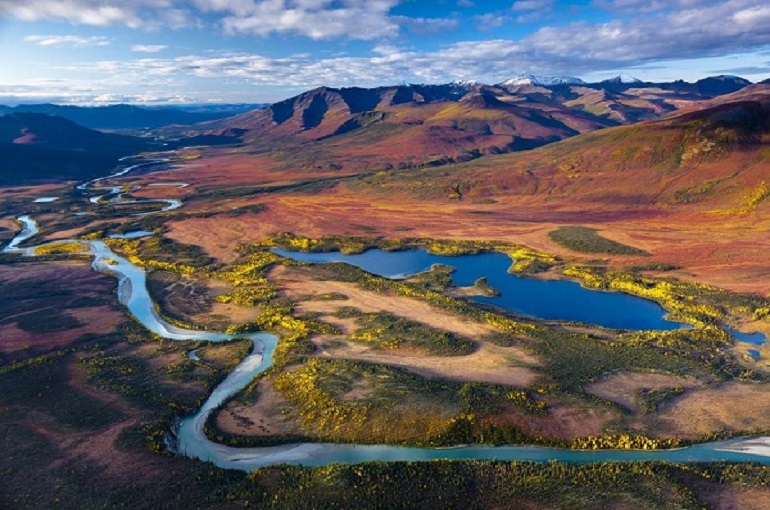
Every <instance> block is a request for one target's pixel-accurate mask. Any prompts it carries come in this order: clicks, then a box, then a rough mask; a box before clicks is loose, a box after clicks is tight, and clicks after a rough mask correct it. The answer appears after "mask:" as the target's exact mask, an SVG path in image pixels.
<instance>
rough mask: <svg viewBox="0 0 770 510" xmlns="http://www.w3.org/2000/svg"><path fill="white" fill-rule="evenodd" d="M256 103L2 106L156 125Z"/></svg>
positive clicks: (99, 124) (116, 123) (95, 123)
mask: <svg viewBox="0 0 770 510" xmlns="http://www.w3.org/2000/svg"><path fill="white" fill-rule="evenodd" d="M255 106H256V105H222V106H210V107H203V106H201V107H189V109H185V110H183V109H177V108H168V107H165V108H143V107H139V106H133V105H126V104H119V105H110V106H61V105H55V104H22V105H18V106H14V107H9V106H0V114H12V113H40V114H45V115H54V116H57V117H61V118H64V119H67V120H70V121H72V122H75V123H77V124H79V125H81V126H84V127H88V128H91V129H112V130H114V129H153V128H158V127H161V126H167V125H170V124H194V123H197V122H205V121H208V120H213V119H220V118H223V117H229V116H232V115H235V114H238V113H241V112H244V111H250V110H252V109H253V108H254V107H255Z"/></svg>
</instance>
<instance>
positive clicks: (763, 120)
mask: <svg viewBox="0 0 770 510" xmlns="http://www.w3.org/2000/svg"><path fill="white" fill-rule="evenodd" d="M768 143H770V85H767V84H758V85H753V86H751V87H747V88H745V89H743V90H741V91H738V92H735V93H733V94H730V95H725V96H722V97H721V98H718V99H715V100H711V101H707V102H704V103H703V105H702V107H701V108H698V109H692V110H687V111H683V112H680V113H678V114H676V115H674V116H672V117H667V118H665V119H660V120H656V121H647V122H642V123H637V124H634V125H631V126H620V127H614V128H609V129H605V130H602V131H597V132H592V133H588V134H583V135H581V136H576V137H574V138H571V139H569V140H564V141H562V142H560V143H556V144H551V145H548V146H546V147H541V148H539V149H537V150H535V151H531V152H527V153H521V154H506V155H500V156H493V157H487V158H482V159H479V160H476V161H474V162H472V163H466V164H462V165H453V166H449V167H445V168H443V169H442V172H441V173H438V172H432V171H430V170H426V171H424V172H421V173H418V174H415V175H412V176H406V175H403V174H399V175H395V174H392V175H378V176H372V177H369V178H367V179H366V182H367V183H368V184H370V185H372V186H374V187H376V188H377V189H390V190H394V191H395V190H398V189H407V188H409V189H412V190H414V192H415V193H421V192H422V191H424V190H422V191H421V190H420V189H419V188H415V187H414V186H413V181H415V180H419V181H420V182H423V183H424V186H425V187H426V188H430V189H434V190H444V191H443V192H446V190H449V189H451V188H452V187H455V186H458V185H459V186H460V190H461V191H462V194H463V197H464V199H467V200H479V199H502V200H510V199H513V198H514V197H518V198H521V199H524V198H526V199H527V200H529V201H530V202H533V201H534V202H537V203H539V204H540V205H542V206H548V205H549V204H551V206H554V207H555V206H565V205H571V206H575V205H576V204H587V205H590V206H591V207H596V206H599V207H607V208H628V207H655V208H671V209H674V210H676V209H677V208H684V209H687V210H704V211H712V212H716V213H722V214H739V213H748V212H751V211H753V210H755V209H756V208H758V207H763V206H765V205H766V204H765V199H766V198H768V197H769V196H770V190H769V189H768V186H770V152H769V151H768V149H767V147H768Z"/></svg>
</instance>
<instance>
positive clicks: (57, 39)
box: [24, 35, 110, 48]
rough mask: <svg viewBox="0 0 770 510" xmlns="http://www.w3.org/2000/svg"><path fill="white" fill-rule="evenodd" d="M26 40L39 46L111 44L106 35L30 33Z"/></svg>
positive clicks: (83, 46) (82, 46) (80, 46)
mask: <svg viewBox="0 0 770 510" xmlns="http://www.w3.org/2000/svg"><path fill="white" fill-rule="evenodd" d="M24 42H28V43H34V44H37V45H38V46H74V47H77V48H85V47H88V46H107V45H108V44H110V40H109V39H107V38H106V37H99V36H93V37H81V36H78V35H28V36H27V37H25V38H24Z"/></svg>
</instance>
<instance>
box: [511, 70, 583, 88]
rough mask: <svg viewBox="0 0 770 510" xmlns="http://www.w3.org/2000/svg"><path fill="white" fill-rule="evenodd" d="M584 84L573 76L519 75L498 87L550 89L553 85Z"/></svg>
mask: <svg viewBox="0 0 770 510" xmlns="http://www.w3.org/2000/svg"><path fill="white" fill-rule="evenodd" d="M583 83H585V82H584V81H583V80H581V79H580V78H575V77H574V76H536V75H534V74H529V73H525V74H520V75H518V76H516V77H514V78H511V79H510V80H505V81H504V82H502V83H501V84H500V85H502V86H503V87H518V86H520V85H540V86H543V87H550V86H553V85H582V84H583Z"/></svg>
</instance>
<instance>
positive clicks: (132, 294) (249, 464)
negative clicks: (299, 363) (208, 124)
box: [9, 217, 770, 471]
mask: <svg viewBox="0 0 770 510" xmlns="http://www.w3.org/2000/svg"><path fill="white" fill-rule="evenodd" d="M19 220H20V221H21V222H22V223H23V225H24V230H23V231H22V232H21V233H20V234H19V235H18V236H17V237H16V238H15V239H14V240H12V242H11V243H10V245H9V246H13V247H15V246H17V245H18V244H19V243H20V242H21V241H23V240H24V239H27V238H29V237H31V235H34V234H33V233H34V232H35V231H37V225H36V224H35V222H34V220H32V219H31V218H29V217H23V218H19ZM73 242H74V241H73ZM86 243H87V244H88V245H89V246H90V248H91V253H92V255H93V257H94V260H93V264H92V266H93V268H94V270H96V271H101V272H107V273H111V274H114V275H115V276H117V277H118V278H119V280H120V285H119V288H118V298H119V300H120V302H121V303H122V304H124V305H125V306H126V307H127V308H128V310H129V311H130V312H131V314H132V315H133V316H134V317H135V318H136V319H137V320H138V321H139V322H140V323H141V324H142V325H143V326H144V327H146V328H147V329H149V330H150V331H153V332H155V333H157V334H158V335H160V336H162V337H164V338H167V339H170V340H208V341H213V342H226V341H230V340H233V339H235V338H237V337H238V336H236V335H229V334H226V333H218V332H208V331H193V330H187V329H184V328H178V327H176V326H173V325H171V324H168V323H167V322H165V321H164V320H163V319H162V318H161V317H159V316H158V314H157V312H156V311H155V308H154V306H153V302H152V299H151V298H150V296H149V293H148V291H147V282H146V275H145V273H144V271H143V270H142V269H141V268H139V267H137V266H135V265H133V264H131V263H130V262H129V261H128V260H126V259H125V258H123V257H120V256H118V255H117V254H115V253H114V252H113V251H112V250H110V248H109V247H108V246H106V245H105V244H104V243H103V242H101V241H86ZM10 251H13V252H24V253H32V252H31V251H25V250H17V249H12V250H10ZM401 253H404V252H401ZM327 255H328V254H327ZM426 255H429V254H422V255H420V257H422V260H423V262H424V261H426V260H427V261H429V263H431V264H432V263H446V262H447V261H455V262H456V261H457V260H458V259H459V257H455V258H447V257H438V258H437V259H438V260H437V259H436V258H434V257H436V256H433V255H430V256H429V257H426ZM486 255H487V256H490V255H491V256H494V257H484V256H483V255H480V256H476V257H482V259H481V260H485V258H488V259H490V260H491V261H492V262H493V263H490V264H488V265H484V266H483V267H482V268H481V269H483V270H485V271H486V270H490V271H491V269H490V268H492V269H494V270H495V271H498V270H501V269H507V265H508V264H510V260H507V261H506V260H504V259H502V258H500V255H499V254H486ZM369 257H372V254H370V255H369ZM503 257H504V256H503ZM506 259H507V257H506ZM404 260H411V261H414V260H415V259H414V258H411V259H410V258H407V259H404ZM478 260H479V259H476V262H474V263H473V264H468V265H464V268H466V269H467V271H465V272H461V271H460V270H458V273H459V274H458V275H455V277H456V278H457V280H456V281H457V282H458V284H461V285H467V284H470V283H472V282H473V280H475V278H476V276H475V274H476V273H477V272H478V270H479V267H478V266H477V264H478ZM400 263H403V260H402V261H401V262H400ZM503 263H504V264H506V265H504V266H503ZM452 265H455V264H452ZM380 267H381V266H380ZM401 267H403V266H399V267H398V268H397V269H396V270H402V271H403V274H410V273H412V272H417V271H415V270H411V269H408V268H407V270H403V269H401ZM428 267H429V266H428ZM391 270H393V269H391ZM482 276H483V275H482ZM497 276H499V277H500V278H501V279H502V275H497ZM506 276H507V277H510V278H513V279H518V280H524V279H522V278H517V277H515V276H512V275H508V274H507V273H506ZM466 278H470V280H466ZM490 280H491V278H490ZM530 281H533V282H536V281H537V280H530ZM542 283H569V282H542ZM573 285H576V284H573ZM495 286H496V287H498V288H500V287H501V286H499V285H495ZM578 288H579V287H578ZM501 290H503V289H501ZM582 290H583V291H584V292H587V293H593V294H599V295H607V296H622V295H620V294H603V293H597V292H593V291H587V290H586V289H582ZM504 292H506V290H504ZM507 292H510V291H507ZM634 299H635V300H636V298H634ZM636 301H642V300H636ZM572 305H574V306H578V305H580V302H577V303H573V304H572ZM240 337H241V338H248V339H250V340H251V341H252V345H253V349H252V352H251V353H250V354H249V355H248V356H247V357H246V358H245V359H244V360H243V361H242V362H241V363H240V364H239V365H238V366H237V367H236V368H235V369H234V370H233V371H232V372H231V373H230V374H229V375H228V376H227V378H226V379H225V380H224V381H223V382H222V383H221V384H219V385H218V386H217V387H216V388H215V389H214V391H213V392H212V394H211V395H210V396H209V397H208V399H207V400H206V402H205V403H204V404H203V406H202V407H201V408H200V409H198V410H197V411H196V412H195V413H193V414H192V415H190V416H187V417H184V418H182V419H181V420H180V421H179V423H178V425H177V427H176V428H175V431H174V434H173V435H171V436H169V438H168V443H169V446H170V448H171V450H172V451H175V452H177V453H179V454H182V455H186V456H188V457H192V458H198V459H201V460H205V461H210V462H213V463H214V464H216V465H217V466H220V467H223V468H228V469H239V470H244V471H250V470H252V469H254V468H257V467H262V466H269V465H273V464H281V463H289V464H301V465H306V466H320V465H328V464H331V463H335V462H337V463H356V462H364V461H374V460H377V461H427V460H434V459H497V460H530V461H541V462H542V461H549V460H555V461H561V462H572V463H574V462H600V461H650V460H666V461H671V462H711V461H734V462H759V463H763V464H770V456H766V455H761V454H756V453H752V452H751V451H743V452H741V451H728V450H725V448H737V449H740V448H745V447H747V446H748V445H749V444H751V443H759V445H760V448H761V447H762V446H764V445H765V443H766V442H767V441H766V438H757V439H754V440H748V441H747V440H745V439H739V440H733V441H721V442H711V443H704V444H701V445H696V446H693V447H690V448H683V449H678V450H666V451H652V452H650V451H646V452H645V451H624V450H604V451H578V450H569V449H558V448H543V447H535V446H500V447H491V446H458V447H456V448H406V447H400V446H388V445H353V444H331V443H299V444H289V445H282V446H275V447H267V448H234V447H229V446H224V445H221V444H217V443H214V442H212V441H210V440H209V439H208V438H207V437H206V435H205V433H204V430H203V429H204V425H205V422H206V418H207V417H208V415H209V414H210V413H211V412H212V411H213V410H214V409H216V408H217V407H218V406H219V405H221V404H222V403H224V402H225V401H226V400H227V399H228V398H230V397H231V396H232V395H235V394H236V393H238V392H239V391H241V390H242V389H243V388H244V387H245V386H247V385H248V384H249V383H250V382H251V381H252V380H253V378H254V376H255V375H257V374H259V373H261V372H264V371H265V370H267V369H268V368H270V366H271V365H272V362H273V360H272V354H273V351H274V349H275V346H276V344H277V340H278V339H277V338H276V337H275V336H273V335H270V334H267V333H252V334H249V335H243V336H240ZM190 355H191V356H194V351H192V352H191V353H190Z"/></svg>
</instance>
